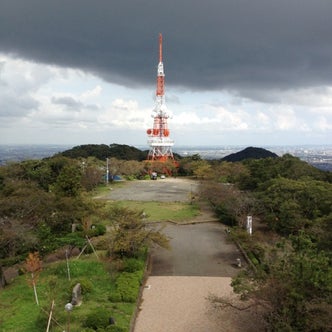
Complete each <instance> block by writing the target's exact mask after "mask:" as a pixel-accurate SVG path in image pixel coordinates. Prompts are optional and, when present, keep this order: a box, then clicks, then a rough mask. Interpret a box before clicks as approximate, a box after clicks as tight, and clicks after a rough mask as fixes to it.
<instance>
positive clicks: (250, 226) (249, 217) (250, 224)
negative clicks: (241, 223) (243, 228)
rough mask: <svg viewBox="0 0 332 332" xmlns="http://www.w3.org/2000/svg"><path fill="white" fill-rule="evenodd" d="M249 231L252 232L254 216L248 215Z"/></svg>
mask: <svg viewBox="0 0 332 332" xmlns="http://www.w3.org/2000/svg"><path fill="white" fill-rule="evenodd" d="M247 232H248V233H249V234H250V235H251V234H252V216H247Z"/></svg>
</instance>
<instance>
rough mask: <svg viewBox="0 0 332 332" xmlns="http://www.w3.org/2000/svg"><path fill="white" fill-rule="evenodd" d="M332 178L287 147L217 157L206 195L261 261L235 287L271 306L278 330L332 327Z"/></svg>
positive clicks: (268, 313)
mask: <svg viewBox="0 0 332 332" xmlns="http://www.w3.org/2000/svg"><path fill="white" fill-rule="evenodd" d="M331 180H332V177H331V173H329V172H323V171H320V170H318V169H316V168H314V167H312V166H310V165H308V164H307V163H305V162H303V161H300V160H299V159H298V158H295V157H292V156H291V155H285V156H283V157H279V158H267V159H259V160H254V159H248V160H245V161H243V162H238V163H228V162H223V163H219V164H214V167H213V174H211V181H206V182H205V184H204V186H203V189H202V196H204V197H205V198H206V199H208V200H209V201H210V202H211V203H212V205H213V206H214V208H215V210H216V213H217V214H218V215H219V217H220V220H221V221H222V222H224V223H226V224H227V225H229V226H230V227H231V236H232V237H233V238H234V239H235V240H236V241H238V242H239V243H241V245H242V246H243V248H244V249H245V251H246V252H247V254H248V257H249V259H250V261H251V263H252V264H253V267H254V268H253V269H252V270H251V271H246V272H245V273H242V274H240V276H239V277H238V278H236V279H235V280H233V287H234V289H235V290H236V291H238V292H239V293H241V294H242V296H243V298H246V299H250V300H251V302H250V303H251V304H252V303H255V304H256V305H257V306H259V307H263V309H264V312H265V318H266V322H267V324H268V327H269V330H271V331H330V330H331V329H332V324H331V321H332V320H331V318H332V317H331V313H332V297H331V294H332V293H331V291H332V269H331V260H332V184H331ZM223 183H224V184H223ZM248 215H250V216H252V217H253V234H252V235H249V234H248V232H247V231H246V218H247V216H248Z"/></svg>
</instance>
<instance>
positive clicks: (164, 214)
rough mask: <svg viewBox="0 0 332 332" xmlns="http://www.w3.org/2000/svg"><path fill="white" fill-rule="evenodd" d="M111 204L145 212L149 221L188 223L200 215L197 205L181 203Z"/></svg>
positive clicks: (131, 202)
mask: <svg viewBox="0 0 332 332" xmlns="http://www.w3.org/2000/svg"><path fill="white" fill-rule="evenodd" d="M110 204H113V205H117V206H120V207H126V208H129V209H131V210H138V211H144V212H145V214H146V215H147V220H148V221H167V220H173V221H178V222H181V221H186V220H190V219H192V218H194V217H196V216H198V215H199V207H198V206H197V205H196V204H190V203H181V202H146V201H116V202H112V203H110Z"/></svg>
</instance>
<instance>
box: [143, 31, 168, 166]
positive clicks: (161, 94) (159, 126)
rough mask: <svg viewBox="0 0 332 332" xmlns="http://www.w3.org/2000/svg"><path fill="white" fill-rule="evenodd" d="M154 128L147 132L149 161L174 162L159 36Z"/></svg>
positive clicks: (153, 114) (161, 45) (161, 44)
mask: <svg viewBox="0 0 332 332" xmlns="http://www.w3.org/2000/svg"><path fill="white" fill-rule="evenodd" d="M152 117H153V127H152V128H151V129H148V130H147V135H148V144H149V146H150V150H149V153H148V158H147V159H148V160H152V161H161V162H165V161H167V160H169V159H171V160H174V156H173V152H172V146H173V145H174V141H173V140H171V139H170V138H169V134H170V131H169V129H168V123H167V121H168V118H169V117H170V115H169V113H168V110H167V107H166V103H165V73H164V64H163V37H162V34H161V33H160V34H159V63H158V67H157V90H156V106H155V108H154V110H153V113H152Z"/></svg>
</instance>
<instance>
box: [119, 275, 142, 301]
mask: <svg viewBox="0 0 332 332" xmlns="http://www.w3.org/2000/svg"><path fill="white" fill-rule="evenodd" d="M142 277H143V273H142V272H141V271H136V272H134V273H128V272H123V273H121V274H120V275H119V277H118V278H117V280H116V282H115V283H116V290H117V292H118V293H119V294H120V296H121V299H122V301H123V302H132V303H133V302H135V301H136V299H137V294H138V292H139V288H140V285H141V281H142Z"/></svg>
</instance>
